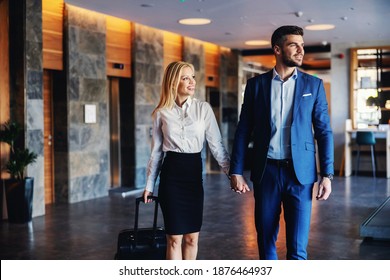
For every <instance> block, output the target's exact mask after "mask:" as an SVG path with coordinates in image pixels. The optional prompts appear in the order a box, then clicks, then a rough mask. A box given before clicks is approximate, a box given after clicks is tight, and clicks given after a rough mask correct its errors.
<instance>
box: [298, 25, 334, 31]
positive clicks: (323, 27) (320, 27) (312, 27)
mask: <svg viewBox="0 0 390 280" xmlns="http://www.w3.org/2000/svg"><path fill="white" fill-rule="evenodd" d="M334 28H335V26H334V25H333V24H313V25H308V26H306V27H305V29H306V30H314V31H320V30H330V29H334Z"/></svg>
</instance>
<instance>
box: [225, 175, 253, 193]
mask: <svg viewBox="0 0 390 280" xmlns="http://www.w3.org/2000/svg"><path fill="white" fill-rule="evenodd" d="M230 187H231V189H232V191H235V192H236V193H239V194H241V193H246V192H249V191H250V188H249V186H248V184H247V183H246V180H245V178H244V176H242V175H231V176H230Z"/></svg>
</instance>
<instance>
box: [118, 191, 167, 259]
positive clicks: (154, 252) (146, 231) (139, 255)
mask: <svg viewBox="0 0 390 280" xmlns="http://www.w3.org/2000/svg"><path fill="white" fill-rule="evenodd" d="M150 198H152V199H153V201H154V203H155V209H154V218H153V227H151V228H138V216H139V204H140V202H141V201H143V197H138V198H136V200H135V201H136V203H135V204H136V205H135V221H134V229H124V230H122V231H121V232H120V233H119V235H118V246H117V252H116V254H115V259H117V260H164V259H166V256H165V252H166V248H167V240H166V236H165V230H164V228H163V227H157V214H158V198H157V197H155V196H152V197H150Z"/></svg>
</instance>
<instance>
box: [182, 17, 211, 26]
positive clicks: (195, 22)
mask: <svg viewBox="0 0 390 280" xmlns="http://www.w3.org/2000/svg"><path fill="white" fill-rule="evenodd" d="M178 22H179V23H180V24H184V25H205V24H209V23H211V19H208V18H183V19H179V21H178Z"/></svg>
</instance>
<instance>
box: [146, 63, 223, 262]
mask: <svg viewBox="0 0 390 280" xmlns="http://www.w3.org/2000/svg"><path fill="white" fill-rule="evenodd" d="M195 86H196V81H195V74H194V66H193V65H192V64H190V63H186V62H182V61H178V62H173V63H171V64H169V65H168V67H167V68H166V69H165V73H164V78H163V84H162V90H161V97H160V102H159V104H158V105H157V107H156V108H155V110H154V111H153V113H152V118H153V135H152V151H151V156H150V159H149V163H148V167H147V183H146V187H145V190H144V194H143V196H144V201H145V203H147V202H150V201H148V198H147V197H148V196H149V195H152V194H153V191H154V185H155V181H156V179H157V176H158V175H159V174H160V185H159V188H158V197H159V201H160V205H161V209H162V212H163V217H164V225H165V230H166V233H167V253H166V257H167V259H176V260H178V259H188V260H194V259H196V256H197V253H198V239H199V231H200V229H201V226H202V219H203V196H204V194H203V180H202V158H201V150H202V148H203V146H204V142H205V141H206V140H207V142H208V145H209V147H210V150H211V152H212V154H213V156H214V157H215V159H216V160H217V161H218V163H219V165H220V167H221V168H222V170H223V171H224V172H225V173H226V174H228V172H229V165H230V159H229V154H228V153H227V151H226V149H225V148H224V146H223V144H222V138H221V134H220V131H219V128H218V124H217V121H216V119H215V116H214V113H213V111H212V109H211V106H210V105H209V104H208V103H207V102H204V101H199V100H197V99H195V98H193V97H194V94H195ZM160 172H161V173H160Z"/></svg>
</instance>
